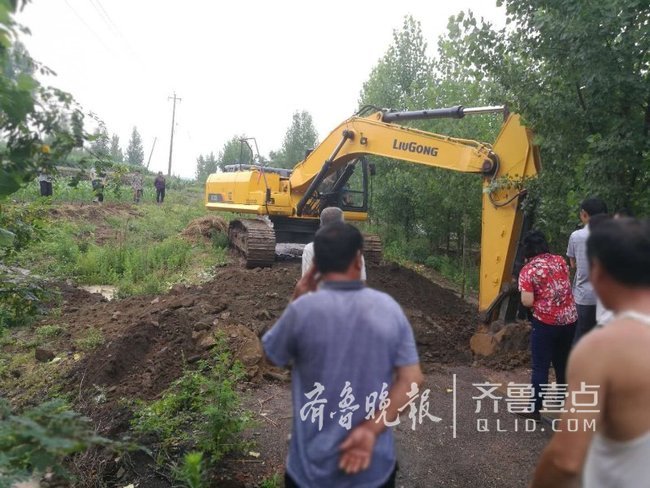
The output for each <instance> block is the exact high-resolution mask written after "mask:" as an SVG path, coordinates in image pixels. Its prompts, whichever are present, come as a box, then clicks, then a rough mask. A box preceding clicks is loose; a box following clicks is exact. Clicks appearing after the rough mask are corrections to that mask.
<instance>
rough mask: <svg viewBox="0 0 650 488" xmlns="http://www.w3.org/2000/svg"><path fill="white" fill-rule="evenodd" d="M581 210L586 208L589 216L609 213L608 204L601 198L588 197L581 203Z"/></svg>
mask: <svg viewBox="0 0 650 488" xmlns="http://www.w3.org/2000/svg"><path fill="white" fill-rule="evenodd" d="M580 210H584V211H585V212H586V213H587V215H589V217H593V216H594V215H598V214H606V213H607V204H606V203H605V202H604V201H603V200H602V199H601V198H587V199H586V200H584V201H583V202H582V204H581V205H580Z"/></svg>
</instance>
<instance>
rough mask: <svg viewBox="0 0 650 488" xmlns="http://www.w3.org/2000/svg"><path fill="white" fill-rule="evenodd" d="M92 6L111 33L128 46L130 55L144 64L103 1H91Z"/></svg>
mask: <svg viewBox="0 0 650 488" xmlns="http://www.w3.org/2000/svg"><path fill="white" fill-rule="evenodd" d="M89 1H90V5H91V6H92V7H93V9H94V10H95V12H96V13H97V15H98V16H99V17H100V18H101V19H102V21H103V22H104V24H106V26H107V27H108V29H109V30H110V31H112V33H113V35H114V36H115V37H117V38H120V40H121V41H122V42H123V44H124V45H125V46H126V48H127V49H128V50H129V51H130V54H131V55H132V56H133V57H134V58H135V60H136V61H138V62H139V63H141V62H142V59H141V58H140V56H139V55H138V53H137V52H136V51H135V50H134V49H133V47H132V46H131V43H130V42H129V40H128V39H127V37H126V36H125V35H124V33H123V32H122V30H121V29H120V27H119V26H118V25H117V24H116V23H115V22H114V21H113V19H112V17H111V16H110V15H109V13H108V11H107V10H106V9H105V8H104V5H102V2H101V0H89Z"/></svg>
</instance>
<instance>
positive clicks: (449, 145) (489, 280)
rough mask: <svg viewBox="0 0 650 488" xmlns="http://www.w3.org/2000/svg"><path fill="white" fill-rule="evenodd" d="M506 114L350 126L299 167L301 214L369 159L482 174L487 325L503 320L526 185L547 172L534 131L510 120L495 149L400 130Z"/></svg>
mask: <svg viewBox="0 0 650 488" xmlns="http://www.w3.org/2000/svg"><path fill="white" fill-rule="evenodd" d="M488 111H501V112H503V108H502V107H487V108H482V109H464V108H463V107H453V108H451V109H439V110H429V111H418V112H384V111H379V112H376V113H374V114H372V115H370V116H368V117H352V118H350V119H348V120H346V121H345V122H343V123H342V124H341V125H340V126H339V127H337V128H336V129H335V130H334V131H332V133H330V135H329V136H328V137H327V138H326V139H325V140H324V141H323V142H322V143H320V144H319V145H318V147H317V148H316V149H314V151H312V152H311V153H310V154H309V155H308V156H307V157H306V158H305V160H304V161H302V162H301V163H299V164H298V165H297V166H296V167H295V168H294V171H293V173H292V174H291V176H290V178H289V186H290V188H291V194H292V196H293V198H295V200H294V202H293V203H294V205H295V211H296V214H297V215H298V216H301V215H302V213H303V211H304V209H305V207H307V208H309V202H310V200H311V199H316V198H317V189H318V187H319V185H320V184H321V182H322V181H323V180H324V179H325V178H327V177H328V176H329V175H331V174H332V173H334V172H336V171H337V170H340V169H341V168H342V167H343V166H344V165H345V164H347V163H348V162H349V161H352V160H354V159H356V158H359V157H360V156H363V155H375V156H383V157H387V158H393V159H399V160H402V161H406V162H410V163H415V164H421V165H424V166H430V167H435V168H443V169H447V170H452V171H458V172H462V173H475V174H477V175H478V176H479V177H481V178H482V179H483V202H482V208H483V210H482V232H481V266H480V290H479V310H480V311H481V312H483V313H484V319H485V321H486V322H489V321H491V320H494V319H495V318H496V315H497V314H499V311H500V310H501V308H502V307H500V305H501V302H502V301H503V299H504V298H506V297H507V296H509V294H510V292H511V290H512V283H513V267H514V264H515V259H516V256H517V251H518V247H519V245H518V244H519V238H520V235H521V231H522V226H523V213H522V211H521V208H520V203H521V201H522V199H523V198H524V197H525V190H524V188H523V184H524V182H525V180H526V179H528V178H531V177H534V176H535V175H536V174H537V173H538V172H539V171H540V169H541V168H540V158H539V152H538V150H537V148H536V147H535V146H534V145H533V141H532V134H531V132H530V130H528V129H527V128H526V127H524V126H523V125H522V124H521V121H520V118H519V116H518V115H516V114H512V115H509V116H508V117H507V118H506V121H505V123H504V124H503V126H502V128H501V131H500V133H499V135H498V137H497V139H496V142H495V143H494V144H493V145H489V144H485V143H481V142H477V141H472V140H466V139H457V138H452V137H447V136H441V135H438V134H433V133H430V132H425V131H421V130H418V129H413V128H409V127H404V126H401V125H397V124H395V123H393V122H397V121H402V120H414V119H428V118H441V117H449V116H451V117H455V118H460V117H462V116H464V115H465V113H472V112H473V113H477V112H478V113H485V112H488Z"/></svg>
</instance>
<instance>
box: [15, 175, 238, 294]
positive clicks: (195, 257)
mask: <svg viewBox="0 0 650 488" xmlns="http://www.w3.org/2000/svg"><path fill="white" fill-rule="evenodd" d="M21 191H22V192H26V191H27V188H26V189H23V190H21ZM66 191H73V190H66ZM180 198H183V199H184V200H183V202H182V203H174V200H178V199H180ZM52 205H53V206H54V207H56V206H57V204H56V203H53V204H52ZM137 208H138V210H139V212H138V213H139V215H137V216H134V215H127V216H125V214H124V213H115V214H111V213H110V212H109V213H107V215H106V217H105V218H104V219H102V220H101V221H93V222H88V221H83V220H61V219H59V220H56V221H53V220H52V219H43V220H41V221H40V223H41V226H42V228H41V229H39V232H38V239H36V238H35V239H32V240H31V241H30V242H29V245H27V246H26V247H24V248H23V249H21V250H18V251H16V252H14V253H13V254H12V255H11V256H10V261H11V263H12V264H15V265H17V266H21V267H25V268H28V269H30V270H32V271H33V272H35V273H36V274H39V275H42V276H47V277H54V278H61V279H67V278H72V279H73V280H74V281H76V282H78V283H79V284H87V285H110V286H115V287H117V295H118V296H119V297H124V296H130V295H137V294H156V293H161V292H164V291H165V290H167V289H169V288H170V287H171V286H172V285H173V284H175V283H193V282H196V281H199V280H200V279H201V277H202V276H204V275H205V273H204V271H205V270H206V269H209V268H212V267H214V266H219V265H223V264H225V263H226V262H227V259H228V257H227V251H226V249H227V241H225V240H224V239H223V238H222V239H219V237H215V239H214V240H213V242H199V243H192V242H189V241H187V240H185V239H183V238H182V237H181V236H180V233H181V231H182V230H183V229H184V228H185V227H186V226H187V224H188V223H189V222H190V221H191V220H192V219H195V218H198V217H201V216H204V215H205V214H206V211H205V209H204V207H203V204H202V200H201V189H200V188H198V187H183V188H180V189H179V191H178V193H177V194H175V195H174V197H173V198H170V201H169V202H168V201H167V200H166V201H165V204H164V205H160V206H159V205H156V204H155V203H153V204H152V203H144V204H140V205H138V206H137ZM102 230H103V231H104V234H107V235H108V236H109V237H110V238H109V239H108V240H106V239H103V240H102V241H101V242H100V243H98V242H95V233H96V232H100V231H102Z"/></svg>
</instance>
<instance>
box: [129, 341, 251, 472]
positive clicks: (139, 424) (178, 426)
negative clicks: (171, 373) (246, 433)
mask: <svg viewBox="0 0 650 488" xmlns="http://www.w3.org/2000/svg"><path fill="white" fill-rule="evenodd" d="M215 351H216V353H215V355H214V356H213V358H212V359H211V361H209V362H208V361H201V362H199V365H198V368H197V369H196V370H194V371H191V370H186V371H185V372H184V373H183V376H181V377H180V378H179V379H178V380H176V381H175V382H174V383H173V384H172V386H171V387H170V388H169V389H168V390H167V391H166V392H165V393H164V394H163V396H162V397H161V398H160V399H159V400H156V401H154V402H152V403H150V404H149V405H145V404H140V406H139V407H138V408H137V409H136V411H135V413H134V418H133V421H132V425H133V428H134V430H135V431H136V432H138V433H142V434H144V433H154V434H156V435H157V436H158V437H159V439H160V441H161V443H162V447H163V449H166V448H169V447H171V446H178V445H180V444H190V445H191V446H192V447H193V448H196V449H199V450H200V451H202V452H204V453H207V454H208V455H209V456H210V459H211V460H212V461H217V460H218V459H220V458H221V457H222V456H223V455H224V454H226V453H228V452H231V451H233V450H237V449H240V448H243V446H244V444H243V443H242V442H241V441H239V440H238V439H237V437H238V434H239V433H240V432H241V431H242V430H243V429H244V428H245V427H246V425H247V424H248V422H249V416H248V414H247V413H246V412H244V411H242V409H241V403H240V399H239V395H238V394H237V392H236V391H235V385H236V383H237V382H238V381H240V380H241V379H242V378H243V377H244V369H243V367H242V366H241V364H240V363H239V362H237V361H235V362H233V360H232V358H231V355H230V353H229V352H228V350H227V347H226V341H225V338H224V337H223V336H218V337H217V345H216V346H215Z"/></svg>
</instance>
